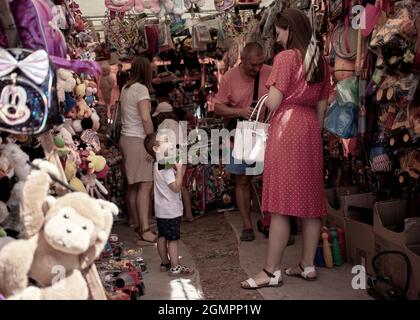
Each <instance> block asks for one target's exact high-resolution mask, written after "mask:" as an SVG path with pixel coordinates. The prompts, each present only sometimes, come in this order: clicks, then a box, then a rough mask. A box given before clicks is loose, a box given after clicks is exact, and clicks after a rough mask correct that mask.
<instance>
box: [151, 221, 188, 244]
mask: <svg viewBox="0 0 420 320" xmlns="http://www.w3.org/2000/svg"><path fill="white" fill-rule="evenodd" d="M181 219H182V217H177V218H172V219H162V218H156V223H157V228H158V233H159V237H165V239H166V240H168V241H175V240H179V239H180V238H181Z"/></svg>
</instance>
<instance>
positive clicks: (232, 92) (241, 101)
mask: <svg viewBox="0 0 420 320" xmlns="http://www.w3.org/2000/svg"><path fill="white" fill-rule="evenodd" d="M270 73H271V67H270V66H268V65H263V67H262V68H261V71H260V80H259V85H258V87H259V90H258V98H260V97H261V96H263V95H264V94H266V93H268V89H267V88H266V86H265V84H266V82H267V80H268V77H269V76H270ZM253 96H254V79H252V80H248V79H244V78H243V77H242V75H241V73H240V71H239V66H237V67H234V68H232V69H230V70H229V71H228V72H226V73H225V74H224V75H223V77H222V80H221V81H220V84H219V91H218V92H217V94H216V96H215V102H216V103H221V104H226V105H227V106H229V107H232V108H246V107H250V106H251V105H252V98H253Z"/></svg>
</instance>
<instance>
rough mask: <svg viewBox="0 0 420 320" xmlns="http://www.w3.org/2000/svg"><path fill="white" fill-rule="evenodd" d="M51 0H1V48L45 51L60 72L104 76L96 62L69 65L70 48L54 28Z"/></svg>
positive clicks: (55, 27) (70, 63) (71, 62)
mask: <svg viewBox="0 0 420 320" xmlns="http://www.w3.org/2000/svg"><path fill="white" fill-rule="evenodd" d="M52 8H53V3H52V2H51V1H50V0H0V47H3V48H10V47H22V48H25V49H29V50H32V51H36V50H40V49H44V50H45V51H47V53H48V55H49V56H50V59H51V60H52V62H53V63H54V65H55V66H56V67H57V68H66V69H72V70H74V71H76V72H84V73H89V74H91V75H93V76H99V75H100V74H101V68H100V66H99V65H98V64H97V63H96V62H94V61H68V60H66V56H67V45H66V41H65V39H64V36H63V34H62V32H61V30H60V29H59V27H58V26H55V25H54V23H52V22H53V21H55V19H54V16H53V13H52V12H53V10H52Z"/></svg>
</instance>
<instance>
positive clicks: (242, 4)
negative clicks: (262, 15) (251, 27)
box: [235, 0, 261, 14]
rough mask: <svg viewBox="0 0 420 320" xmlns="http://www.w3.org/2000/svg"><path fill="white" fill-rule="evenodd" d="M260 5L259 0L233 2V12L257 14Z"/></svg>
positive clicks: (236, 0)
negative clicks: (241, 11) (248, 11)
mask: <svg viewBox="0 0 420 320" xmlns="http://www.w3.org/2000/svg"><path fill="white" fill-rule="evenodd" d="M260 4H261V0H235V11H236V13H238V12H239V10H252V11H253V13H254V14H255V13H257V10H258V9H259V7H260Z"/></svg>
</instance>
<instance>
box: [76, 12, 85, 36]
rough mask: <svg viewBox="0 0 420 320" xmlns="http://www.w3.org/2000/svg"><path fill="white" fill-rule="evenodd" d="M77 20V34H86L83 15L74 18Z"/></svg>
mask: <svg viewBox="0 0 420 320" xmlns="http://www.w3.org/2000/svg"><path fill="white" fill-rule="evenodd" d="M74 20H75V29H76V31H77V32H84V31H85V23H84V21H83V18H82V15H81V14H76V15H75V16H74Z"/></svg>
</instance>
